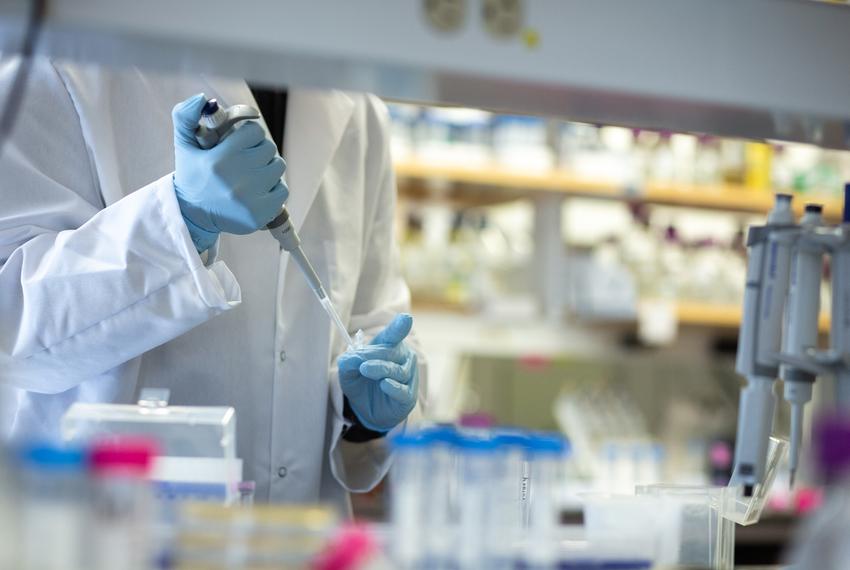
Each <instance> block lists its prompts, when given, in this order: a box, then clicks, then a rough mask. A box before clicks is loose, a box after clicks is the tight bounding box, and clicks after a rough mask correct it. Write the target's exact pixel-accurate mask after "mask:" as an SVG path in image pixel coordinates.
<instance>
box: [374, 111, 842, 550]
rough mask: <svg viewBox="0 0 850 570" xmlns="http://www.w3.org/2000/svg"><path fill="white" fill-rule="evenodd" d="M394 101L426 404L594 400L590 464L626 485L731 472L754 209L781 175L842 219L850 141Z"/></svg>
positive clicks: (537, 421) (763, 206)
mask: <svg viewBox="0 0 850 570" xmlns="http://www.w3.org/2000/svg"><path fill="white" fill-rule="evenodd" d="M390 114H391V119H392V129H393V141H392V146H393V154H394V164H395V173H396V178H397V182H398V188H399V198H398V205H397V227H398V231H399V243H400V247H401V256H400V261H401V267H402V271H403V273H404V275H405V278H406V280H407V282H408V284H409V285H410V288H411V293H412V299H413V307H414V312H415V314H416V318H417V331H418V334H419V337H420V339H421V341H422V343H423V345H424V348H425V351H426V354H428V367H429V384H430V386H429V390H428V393H429V396H428V399H427V401H426V408H425V409H426V415H427V416H428V417H429V418H431V419H432V420H435V421H458V419H459V418H461V417H463V416H464V415H466V414H484V415H487V416H490V417H492V419H493V420H494V421H495V422H496V423H499V424H506V425H518V426H523V427H531V428H536V429H561V430H564V431H566V432H567V434H568V436H570V437H571V438H572V439H574V440H577V439H581V438H582V437H583V436H582V434H581V433H572V432H573V431H575V430H574V429H573V427H575V426H576V422H575V420H574V419H571V418H576V417H579V416H581V417H582V418H583V419H582V421H581V422H579V423H584V424H587V425H592V426H593V430H594V434H595V435H594V437H593V438H591V439H592V442H590V443H589V444H588V446H589V447H590V448H592V450H593V451H592V452H591V453H590V454H589V455H586V457H585V459H587V462H586V463H584V464H583V469H584V471H583V474H584V476H586V477H587V481H588V483H589V484H591V485H593V484H596V483H599V482H600V481H601V482H602V483H603V486H605V487H606V488H609V489H610V488H612V486H613V488H617V487H618V486H619V488H622V489H629V488H631V487H633V485H634V483H635V482H636V481H640V480H643V479H658V480H665V481H677V482H680V483H687V484H690V483H698V484H705V483H706V482H709V481H715V482H722V481H723V480H724V478H725V477H728V476H729V469H730V468H731V462H732V450H733V442H734V437H735V427H736V414H737V399H738V393H739V388H740V383H741V379H740V378H739V377H738V375H737V374H736V373H735V368H734V360H735V354H736V349H737V332H738V327H739V325H740V320H741V306H742V299H743V291H744V283H745V280H746V264H747V257H746V245H745V243H746V232H747V228H748V227H749V226H750V225H752V224H760V223H763V222H764V217H765V215H766V213H767V212H768V211H769V210H770V208H771V207H772V203H773V201H774V195H775V193H777V192H785V193H791V194H793V195H794V196H795V204H794V207H795V211H796V212H798V213H800V212H802V210H803V208H804V206H805V205H806V204H807V203H819V204H822V205H823V206H824V212H825V217H826V218H827V219H828V220H829V221H830V222H833V223H834V222H836V221H838V220H839V219H840V215H841V205H842V202H843V200H842V196H843V185H844V181H845V180H850V153H848V152H841V151H833V150H824V149H821V148H817V147H814V146H811V145H803V144H787V143H779V142H773V141H747V140H737V139H722V138H717V137H711V136H706V135H702V134H699V133H672V132H653V131H646V130H637V129H630V128H622V127H617V126H611V125H590V124H579V123H566V122H563V121H558V120H552V119H544V118H539V117H528V116H506V115H500V114H498V113H491V112H487V111H484V110H480V109H460V108H449V107H421V106H415V105H406V104H405V105H397V104H391V105H390ZM824 275H825V277H826V279H825V280H824V281H825V285H824V287H823V289H822V293H823V295H822V296H823V299H824V300H825V301H826V300H827V299H828V294H827V293H828V292H829V279H828V277H829V267H824ZM829 311H830V307H829V305H828V304H827V303H826V302H825V303H824V304H823V305H822V313H823V314H822V317H821V322H820V328H821V331H822V333H824V334H825V333H827V332H828V331H829V318H828V315H829ZM827 384H828V382H820V383H819V384H818V386H817V391H818V394H817V395H816V399H817V398H824V397H825V396H824V394H828V390H829V387H828V386H827ZM827 397H828V396H827ZM779 408H780V409H779V412H778V415H777V418H776V425H777V429H778V431H779V432H780V433H782V432H783V431H784V430H785V429H786V426H787V422H788V419H787V410H785V409H784V408H783V407H782V406H779ZM571 426H572V427H571ZM576 429H579V428H576ZM581 431H583V428H582V429H579V432H581ZM780 481H781V482H780V486H782V485H784V488H777V489H775V491H774V492H775V493H776V496H775V498H774V499H775V500H774V502H773V505H774V509H773V510H774V512H775V513H779V515H777V516H780V519H775V518H774V519H773V520H782V521H785V522H783V523H782V524H781V525H780V526H782V527H783V528H785V529H787V525H790V524H793V520H794V518H793V513H794V512H795V508H796V507H795V504H796V503H795V496H794V495H793V494H792V493H790V492H789V491H788V488H787V474H786V476H785V478H782V477H780ZM782 517H785V518H782ZM788 521H791V522H788ZM774 546H775V547H776V544H774ZM777 549H778V547H777ZM744 558H745V557H744Z"/></svg>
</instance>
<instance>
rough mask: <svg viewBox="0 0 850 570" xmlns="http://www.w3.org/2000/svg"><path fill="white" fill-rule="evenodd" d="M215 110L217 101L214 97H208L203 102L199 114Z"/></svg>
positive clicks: (212, 112)
mask: <svg viewBox="0 0 850 570" xmlns="http://www.w3.org/2000/svg"><path fill="white" fill-rule="evenodd" d="M216 111H218V101H217V100H215V99H210V100H209V101H207V102H206V104H204V108H203V109H201V115H212V114H214V113H215V112H216Z"/></svg>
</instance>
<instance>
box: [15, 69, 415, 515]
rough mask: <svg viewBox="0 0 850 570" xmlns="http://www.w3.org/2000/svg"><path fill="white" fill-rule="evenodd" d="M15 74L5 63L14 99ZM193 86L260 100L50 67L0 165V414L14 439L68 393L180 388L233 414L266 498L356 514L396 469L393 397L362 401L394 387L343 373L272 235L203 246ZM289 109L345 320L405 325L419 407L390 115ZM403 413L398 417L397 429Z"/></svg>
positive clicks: (104, 398)
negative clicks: (186, 121) (189, 165)
mask: <svg viewBox="0 0 850 570" xmlns="http://www.w3.org/2000/svg"><path fill="white" fill-rule="evenodd" d="M13 66H14V63H10V62H2V61H0V93H2V92H3V90H4V89H5V88H6V87H8V84H9V78H10V76H11V74H12V71H13V68H14V67H13ZM198 93H204V94H206V97H209V98H212V97H216V98H218V99H219V101H222V102H223V103H224V104H226V105H232V104H236V103H245V104H250V105H255V103H254V99H253V97H252V94H251V92H250V90H249V89H248V87H247V85H246V84H245V83H244V82H242V81H225V80H220V79H214V78H208V77H202V76H186V75H168V74H159V73H153V72H147V71H140V70H138V69H121V70H118V69H114V70H108V69H104V68H100V67H94V66H83V65H75V64H67V63H57V62H54V61H50V60H47V59H38V60H36V62H35V65H34V68H33V74H32V76H31V77H30V83H29V86H28V89H27V96H26V99H25V101H24V102H23V106H22V108H21V111H20V113H21V115H20V116H19V118H18V122H17V125H16V128H15V131H14V133H13V136H12V138H11V139H10V141H9V143H8V144H7V146H6V149H5V151H4V153H3V156H2V157H0V180H2V182H0V184H2V186H3V188H2V192H0V390H1V391H2V394H0V395H2V401H3V406H4V410H3V412H4V413H2V415H0V421H2V425H3V428H4V430H5V434H6V435H7V436H8V437H22V436H23V437H29V438H33V437H36V438H54V437H57V436H58V434H59V424H60V419H61V417H62V415H63V414H64V413H65V411H66V410H67V409H68V407H69V406H70V405H71V404H72V403H74V402H115V403H132V402H134V401H135V400H136V398H137V397H138V394H139V392H140V390H141V389H142V388H144V387H162V388H168V389H170V390H171V403H172V404H182V405H196V406H234V407H235V409H236V412H237V418H238V425H237V437H238V445H237V452H238V454H239V455H240V456H241V457H242V458H243V459H244V460H245V478H246V479H249V480H255V481H256V482H257V498H258V500H270V501H274V502H315V501H324V502H331V503H335V504H337V505H339V506H341V507H343V508H347V507H348V505H349V499H348V491H366V490H369V489H371V488H372V487H374V486H375V485H376V484H377V482H378V481H379V480H380V479H381V478H382V477H383V476H384V475H385V473H386V471H387V469H388V466H389V462H390V454H389V452H388V449H387V443H386V437H381V436H383V435H385V431H386V430H387V429H389V428H390V427H391V426H389V425H385V424H381V425H380V426H379V427H380V428H381V431H375V430H372V429H369V428H368V427H366V424H368V423H369V422H368V421H365V422H364V421H361V420H362V419H363V418H367V417H370V413H372V412H376V413H381V412H382V409H377V410H373V409H366V405H364V404H362V403H361V404H360V405H359V407H358V406H357V401H361V402H362V401H366V400H363V398H367V397H368V398H372V400H368V401H367V404H368V405H369V406H372V405H375V406H378V407H380V406H381V405H382V403H381V402H378V401H377V400H375V398H379V397H380V396H381V392H380V391H374V390H373V391H371V392H369V390H370V387H371V388H374V385H370V384H369V382H371V381H370V380H368V379H366V378H363V377H360V370H361V369H362V367H360V365H361V364H362V361H358V360H357V359H356V358H355V359H353V360H352V358H351V357H346V358H347V359H348V360H347V361H346V362H347V364H346V365H345V366H344V365H343V364H342V362H341V363H340V365H339V367H338V366H337V357H338V356H339V355H340V354H341V353H343V352H344V351H345V349H346V346H345V343H344V341H343V340H342V339H341V338H339V336H338V335H337V334H335V331H334V330H333V328H332V327H331V325H330V322H329V319H328V317H327V315H326V314H325V313H324V311H323V309H322V307H321V306H320V304H319V303H318V301H317V300H316V299H315V297H314V295H313V293H312V292H311V290H310V289H309V288H308V286H307V284H306V282H305V280H304V279H303V277H302V276H301V275H300V274H299V270H298V268H297V267H296V266H295V265H294V264H293V263H290V262H289V255H288V254H287V253H285V252H283V251H281V250H280V248H279V245H278V243H277V241H276V240H275V239H274V238H273V237H272V236H271V235H270V234H269V233H268V232H267V231H256V232H253V233H250V234H248V235H233V234H232V233H227V232H222V233H220V234H219V235H218V239H217V240H216V243H215V245H214V246H213V247H212V248H210V249H209V250H207V251H203V252H201V253H200V254H199V252H198V249H197V248H196V247H195V245H194V244H193V241H192V237H193V236H190V233H189V231H188V229H187V222H186V221H185V220H184V217H183V215H181V205H182V202H181V203H178V200H177V199H176V193H175V182H174V181H173V176H172V171H174V169H175V148H174V143H173V142H172V141H173V137H174V127H173V125H172V108H173V107H174V106H175V104H178V103H180V102H181V101H184V100H186V99H187V98H190V97H191V96H192V95H195V94H198ZM288 101H289V103H288V113H287V121H286V130H285V137H284V150H285V154H286V158H287V163H288V168H287V172H286V177H285V179H286V180H287V182H288V186H289V194H290V195H289V199H288V201H287V208H288V209H289V211H290V213H291V216H292V219H293V222H294V224H295V227H296V228H297V230H298V231H299V233H300V236H301V239H302V242H303V247H304V250H305V252H306V254H307V256H308V257H309V258H310V259H311V260H312V262H313V264H314V265H315V267H316V270H317V272H318V274H319V276H320V277H321V279H322V280H323V281H324V283H325V284H326V288H327V289H328V292H329V294H330V296H331V298H332V299H333V301H334V303H335V304H336V307H337V308H338V309H339V311H340V313H341V314H342V316H343V320H344V321H346V322H347V324H348V328H349V330H350V331H352V332H353V331H357V330H358V329H362V330H363V331H364V332H365V333H366V335H367V338H369V337H374V336H375V335H377V334H379V333H380V334H383V335H385V338H384V339H383V340H385V341H386V340H387V338H388V337H386V335H389V336H398V337H399V338H397V339H394V340H393V341H392V342H393V343H396V344H395V346H391V347H388V348H387V350H391V351H395V352H394V354H398V353H400V351H401V352H404V351H408V352H409V354H408V356H407V357H405V358H407V360H406V361H402V360H399V361H397V362H398V364H399V366H396V364H394V363H389V364H388V365H387V366H390V365H392V366H396V367H397V368H398V370H401V368H402V367H403V366H402V365H404V366H406V371H407V373H408V374H410V379H411V382H409V384H410V386H408V387H407V388H406V389H409V390H413V397H414V400H413V401H414V402H415V397H416V392H417V391H418V390H417V386H419V387H421V386H424V374H425V370H424V366H423V365H424V362H423V361H422V360H421V359H420V360H419V362H418V367H417V361H416V354H415V352H411V351H414V350H415V347H416V343H415V340H413V338H412V337H410V338H407V339H406V340H401V339H402V338H403V337H404V336H405V335H406V334H407V332H408V330H409V318H408V319H407V321H408V322H407V324H405V322H404V319H401V320H402V323H401V325H400V329H405V330H399V324H398V322H395V323H394V324H393V325H392V326H394V327H395V331H394V332H393V331H389V332H387V331H386V330H385V327H386V326H387V325H388V323H390V322H391V321H392V320H393V319H394V317H395V316H396V315H397V314H399V313H401V312H404V311H406V310H407V309H408V308H409V303H410V295H409V291H408V288H407V286H406V285H405V283H404V281H403V279H402V277H401V276H400V274H399V268H398V264H397V259H396V257H397V251H396V247H395V245H394V240H393V216H394V205H395V180H394V175H393V170H392V164H391V162H390V156H389V152H388V146H389V145H388V129H387V121H388V118H387V114H386V112H385V108H384V107H383V106H382V104H381V103H380V101H379V100H378V99H377V98H375V97H373V96H369V95H360V94H347V93H341V92H320V91H306V90H298V89H295V90H292V91H290V92H289V96H288ZM255 106H256V105H255ZM236 132H238V131H236ZM234 136H236V135H235V133H234V134H233V135H231V137H234ZM277 160H279V159H277ZM178 176H179V173H178V174H175V175H174V178H177V177H178ZM192 183H194V182H192ZM278 190H279V189H278ZM284 193H285V191H284ZM283 197H285V196H281V198H280V199H281V200H282V199H283ZM278 207H279V206H278ZM241 233H245V232H241ZM382 330H383V331H384V332H383V333H381V331H382ZM374 350H376V351H378V350H379V349H377V348H376V349H374ZM341 360H342V359H341ZM373 364H374V361H373ZM346 366H347V368H346ZM411 366H412V368H411ZM340 369H342V370H343V376H344V378H342V379H340V378H339V374H340V372H339V370H340ZM417 370H418V374H416V375H415V376H414V373H416V372H417ZM417 380H418V383H417V382H416V381H417ZM341 382H342V386H341ZM345 386H347V387H348V388H346V389H345V391H344V390H343V387H345ZM358 390H359V391H360V392H363V393H358ZM366 392H369V393H368V394H366ZM352 398H353V399H352ZM358 398H359V399H360V400H357V399H358ZM350 400H351V401H350ZM351 408H354V409H353V412H354V413H352V409H351ZM402 408H403V409H401V410H390V411H389V412H387V413H388V414H389V417H394V418H396V419H395V420H393V422H390V423H396V424H397V425H396V427H394V428H393V429H394V430H400V429H404V425H405V419H404V416H405V415H406V414H407V413H408V412H409V411H410V409H409V408H412V405H411V406H409V407H404V406H402ZM390 412H391V413H390ZM399 412H401V413H400V414H399ZM393 414H397V417H396V416H394V415H393ZM385 423H386V422H385ZM372 427H374V426H372Z"/></svg>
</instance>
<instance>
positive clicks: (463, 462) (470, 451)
mask: <svg viewBox="0 0 850 570" xmlns="http://www.w3.org/2000/svg"><path fill="white" fill-rule="evenodd" d="M455 449H456V450H457V452H458V453H459V458H458V460H459V462H460V482H459V488H458V501H459V502H458V544H457V550H456V552H457V568H459V569H460V570H479V569H480V568H496V567H498V563H497V562H496V561H494V560H493V559H492V553H491V552H490V550H489V547H490V545H491V544H492V536H493V535H492V533H493V532H494V531H495V530H496V529H497V526H496V525H494V524H492V523H493V522H494V521H493V514H494V510H493V505H494V500H495V497H496V493H495V492H494V491H495V485H494V483H495V482H496V481H498V480H499V478H500V473H499V472H498V470H499V462H498V454H497V451H498V445H497V444H496V442H495V441H494V440H493V439H491V438H487V437H474V436H462V437H459V438H458V440H457V441H456V443H455Z"/></svg>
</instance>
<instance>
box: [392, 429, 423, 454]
mask: <svg viewBox="0 0 850 570" xmlns="http://www.w3.org/2000/svg"><path fill="white" fill-rule="evenodd" d="M430 443H431V440H430V439H428V438H427V437H424V436H423V435H422V434H421V433H420V432H407V433H402V434H399V435H397V436H394V437H392V438H391V439H390V445H391V446H392V447H393V448H394V449H398V450H401V449H421V448H423V447H426V446H428V445H429V444H430Z"/></svg>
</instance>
